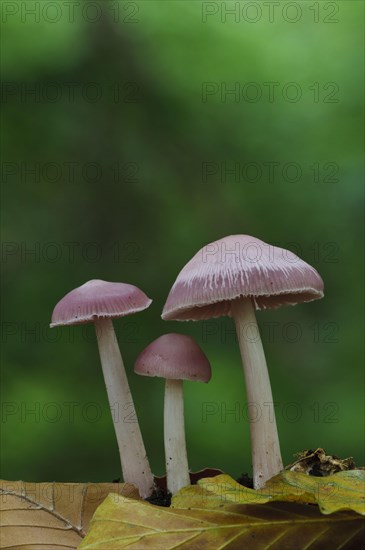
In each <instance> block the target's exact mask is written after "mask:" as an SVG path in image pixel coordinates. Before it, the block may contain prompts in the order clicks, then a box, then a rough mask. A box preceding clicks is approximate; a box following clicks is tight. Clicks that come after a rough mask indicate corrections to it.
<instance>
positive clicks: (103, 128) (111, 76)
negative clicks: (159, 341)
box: [0, 0, 364, 481]
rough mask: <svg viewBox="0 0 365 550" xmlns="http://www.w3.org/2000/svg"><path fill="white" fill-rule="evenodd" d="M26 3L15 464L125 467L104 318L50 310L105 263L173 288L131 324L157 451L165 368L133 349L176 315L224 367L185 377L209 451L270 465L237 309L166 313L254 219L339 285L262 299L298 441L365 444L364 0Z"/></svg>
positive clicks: (43, 471) (43, 476)
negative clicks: (261, 455) (288, 304)
mask: <svg viewBox="0 0 365 550" xmlns="http://www.w3.org/2000/svg"><path fill="white" fill-rule="evenodd" d="M21 4H24V3H21V2H14V1H13V2H6V1H4V2H2V11H3V18H2V19H3V23H2V36H3V37H2V72H3V81H4V83H3V87H2V94H3V105H4V107H3V122H2V134H3V136H2V137H3V140H2V144H3V145H2V147H3V162H2V176H3V185H2V193H3V196H2V199H3V200H2V204H3V209H4V210H3V214H2V227H3V231H2V237H3V246H2V256H3V257H2V263H3V277H2V284H3V300H2V359H3V360H2V371H1V374H2V377H1V381H2V383H1V391H2V396H1V398H2V420H1V424H0V427H1V475H2V477H3V478H8V479H25V480H33V481H41V480H44V481H47V480H60V481H63V480H64V481H66V480H68V481H76V480H77V481H87V480H90V481H109V480H112V479H115V478H118V477H119V476H120V466H119V457H118V450H117V445H116V440H115V436H114V431H113V424H112V421H111V416H110V413H109V411H108V403H107V396H106V391H105V388H104V382H103V378H102V373H101V368H100V364H99V357H98V350H97V346H96V342H95V337H94V334H93V327H92V326H90V327H73V328H72V330H71V329H70V330H68V329H67V328H65V329H54V330H53V331H51V330H49V329H48V323H49V321H50V317H51V313H52V310H53V307H54V305H55V304H56V303H57V301H58V300H59V299H60V298H61V297H62V296H63V295H64V294H65V293H67V292H68V291H69V290H71V289H73V288H75V287H77V286H79V285H81V284H83V283H84V282H85V281H87V280H89V279H93V278H101V279H106V280H111V281H123V282H128V283H132V284H135V285H137V286H139V287H140V288H141V289H143V290H144V291H145V292H146V293H147V294H148V295H149V296H150V297H151V298H153V304H152V306H151V307H150V308H149V309H148V310H147V311H145V312H143V313H141V314H139V315H138V316H134V317H129V318H125V319H120V320H118V321H116V322H115V328H116V331H117V334H118V338H119V343H120V346H121V349H122V353H123V356H124V360H125V364H126V367H127V371H128V376H129V380H130V384H131V388H132V391H133V396H134V399H135V404H136V407H137V411H138V416H139V419H140V423H141V429H142V432H143V435H144V438H145V444H146V447H147V451H148V455H149V457H150V460H151V464H152V468H153V470H154V472H155V473H156V474H162V473H163V470H164V455H163V431H162V413H163V382H162V380H159V379H147V378H143V377H138V376H136V375H135V374H134V373H133V363H134V360H135V358H136V357H137V355H138V353H139V352H140V351H141V350H142V349H143V348H144V347H145V346H146V345H147V344H148V343H149V342H150V341H151V340H153V339H154V338H156V337H158V336H159V335H161V334H162V333H164V332H171V331H181V332H183V333H186V334H190V335H192V336H193V337H195V338H196V340H197V341H198V342H199V344H200V345H201V346H202V348H203V349H204V351H205V353H206V354H207V355H208V357H209V359H210V361H211V364H212V369H213V378H212V380H211V382H210V383H209V384H208V385H202V384H193V383H186V385H185V395H186V432H187V441H188V453H189V462H190V466H191V468H192V469H193V470H197V469H200V468H203V467H205V466H212V467H219V468H222V469H224V470H225V471H227V472H229V473H230V474H232V475H234V476H237V475H239V474H240V473H242V472H250V471H251V459H250V447H249V427H248V421H247V408H246V401H245V389H244V382H243V376H242V368H241V364H240V356H239V352H238V347H237V345H236V344H235V341H234V335H233V332H232V331H233V324H232V321H231V320H230V319H220V320H217V321H213V322H211V323H192V322H190V323H174V322H163V321H162V320H161V318H160V314H161V310H162V307H163V305H164V302H165V299H166V296H167V293H168V291H169V289H170V287H171V285H172V284H173V282H174V280H175V277H176V276H177V274H178V272H179V271H180V269H181V268H182V267H183V265H185V263H186V262H187V261H188V260H189V259H190V258H191V257H192V256H193V254H195V252H196V251H197V250H198V249H199V248H201V247H202V246H203V245H204V244H205V243H208V242H211V241H213V240H216V239H218V238H221V237H223V236H225V235H229V234H235V233H246V234H249V235H254V236H256V237H259V238H261V239H263V240H264V241H266V242H269V243H276V244H278V245H279V246H282V247H284V248H288V249H289V250H293V251H295V252H297V253H299V255H300V256H301V257H302V258H303V259H304V260H306V261H307V262H309V263H310V264H311V265H313V266H314V267H316V269H317V270H318V271H319V272H320V274H321V275H322V277H323V279H324V282H325V298H324V299H323V300H320V301H317V302H313V303H309V304H304V305H299V306H297V307H295V308H281V309H279V310H276V311H267V312H259V313H258V320H259V323H260V326H261V331H262V338H263V341H264V346H265V351H266V355H267V361H268V365H269V370H270V376H271V380H272V386H273V393H274V399H275V401H276V402H277V405H276V413H277V422H278V427H279V434H280V438H281V443H282V450H283V457H284V462H285V463H286V464H287V463H289V462H291V461H292V458H293V453H295V452H297V451H300V450H303V449H307V448H316V447H318V446H321V447H324V448H325V449H326V450H327V451H328V452H329V453H333V454H337V455H339V456H342V457H345V456H349V455H351V456H353V457H354V458H355V460H356V461H357V463H358V464H359V465H361V464H363V461H364V456H363V451H364V424H363V397H364V396H363V391H364V384H363V382H364V378H363V347H362V342H363V329H364V327H363V288H362V283H363V233H362V221H363V219H362V215H363V214H362V204H361V203H362V196H363V195H362V193H363V191H362V184H361V181H362V178H363V168H362V161H363V157H362V155H363V153H362V150H363V142H362V115H363V88H362V71H363V69H362V63H363V59H362V57H363V23H362V19H363V8H364V5H363V3H362V2H358V1H347V2H345V1H340V2H330V3H325V2H319V3H312V2H294V3H293V2H292V3H291V7H290V6H288V4H289V3H288V2H280V5H278V6H276V7H275V11H274V12H272V11H271V9H273V6H271V7H270V13H269V7H268V6H267V5H266V7H265V3H264V4H262V3H258V2H250V3H247V2H240V3H235V2H226V3H221V2H208V3H204V2H199V1H188V0H184V1H155V0H147V1H135V2H116V1H113V2H110V3H109V2H108V1H107V0H105V1H103V2H99V3H97V2H76V3H71V7H70V6H66V4H67V3H65V2H59V3H58V8H57V9H56V8H55V7H54V4H55V3H54V2H46V1H43V2H40V3H39V2H31V1H28V2H27V3H25V4H26V7H27V8H29V9H30V8H32V5H35V4H38V8H37V7H35V9H36V10H37V9H38V14H37V11H36V12H35V15H32V14H31V13H30V12H29V13H28V12H24V9H25V8H24V6H23V8H22V6H21ZM248 4H250V5H248ZM52 5H53V7H52ZM72 5H73V8H72ZM236 5H238V6H239V8H237V7H235V6H236ZM39 6H40V7H39ZM47 6H48V7H47ZM311 6H312V7H311ZM313 6H314V7H313ZM232 7H233V8H234V9H235V10H237V9H238V11H236V12H235V13H234V14H233V15H229V14H227V13H224V10H226V11H227V10H229V9H230V8H232ZM71 8H72V9H71ZM39 10H40V11H39ZM70 10H71V11H70ZM260 10H261V11H260ZM270 14H271V15H270ZM204 83H210V84H209V85H208V86H207V85H206V84H204ZM248 83H251V84H249V85H247V84H248ZM265 83H266V84H265ZM268 83H275V84H271V85H269V84H268ZM289 83H291V84H289ZM270 86H271V88H270ZM225 87H226V88H225ZM234 87H236V88H235V89H236V90H238V93H239V95H238V96H235V95H232V94H231V95H230V94H228V95H225V94H224V90H225V89H226V90H229V89H232V88H234ZM269 89H271V90H274V96H272V95H270V94H269ZM204 91H208V95H207V94H205V95H204ZM222 91H223V95H222ZM260 92H261V97H260ZM272 163H276V164H272ZM234 166H236V169H238V173H237V175H234V174H231V173H230V172H229V169H231V168H232V167H234ZM270 167H271V168H270ZM274 168H275V171H274V175H273V173H272V171H270V170H273V169H274ZM32 170H33V172H32ZM227 170H228V171H227ZM232 409H233V410H235V411H236V412H235V414H229V411H230V410H232ZM32 411H33V412H32ZM207 412H209V414H205V413H207Z"/></svg>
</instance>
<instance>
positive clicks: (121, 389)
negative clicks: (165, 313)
mask: <svg viewBox="0 0 365 550" xmlns="http://www.w3.org/2000/svg"><path fill="white" fill-rule="evenodd" d="M151 302H152V300H150V299H149V298H148V297H147V296H146V295H145V294H144V293H143V292H142V291H141V290H140V289H139V288H137V287H135V286H133V285H128V284H124V283H109V282H107V281H101V280H92V281H88V282H87V283H85V284H84V285H82V286H80V287H78V288H76V289H75V290H72V291H71V292H69V293H68V294H66V296H64V298H62V300H60V301H59V302H58V304H57V305H56V307H55V308H54V311H53V314H52V322H51V327H56V326H59V325H80V324H83V323H94V324H95V330H96V337H97V342H98V346H99V353H100V359H101V365H102V369H103V374H104V380H105V384H106V389H107V393H108V398H109V404H110V407H115V406H116V412H117V414H116V415H113V422H114V429H115V433H116V436H117V441H118V447H119V453H120V460H121V465H122V471H123V478H124V481H125V482H126V483H134V484H135V485H136V486H137V487H138V489H139V492H140V494H141V496H142V497H144V498H145V497H148V496H150V495H151V494H152V491H153V487H154V481H153V476H152V473H151V469H150V466H149V463H148V459H147V455H146V450H145V447H144V444H143V440H142V434H141V431H140V428H139V424H138V420H137V415H136V411H135V408H134V403H133V398H132V394H131V391H130V388H129V384H128V379H127V375H126V372H125V368H124V364H123V360H122V356H121V353H120V350H119V346H118V341H117V338H116V335H115V332H114V328H113V322H112V319H116V318H117V317H124V316H126V315H132V314H134V313H137V312H138V311H142V310H144V309H146V308H148V307H149V305H150V304H151ZM126 410H128V413H129V414H128V417H129V418H134V419H135V421H134V422H126V421H124V419H123V415H124V412H125V411H126Z"/></svg>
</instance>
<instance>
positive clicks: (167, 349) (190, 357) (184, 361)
mask: <svg viewBox="0 0 365 550" xmlns="http://www.w3.org/2000/svg"><path fill="white" fill-rule="evenodd" d="M134 372H136V373H137V374H141V375H143V376H159V377H160V378H166V379H169V380H171V379H172V380H195V381H198V382H209V380H210V378H211V376H212V372H211V368H210V363H209V361H208V359H207V357H206V355H205V354H204V353H203V351H202V350H201V349H200V347H199V346H198V344H197V343H196V342H195V341H194V340H193V338H191V337H190V336H186V335H184V334H173V333H172V334H164V335H163V336H160V337H159V338H157V340H154V341H153V342H151V344H149V346H147V347H146V348H145V349H144V350H143V351H142V353H140V355H139V356H138V357H137V360H136V363H135V367H134Z"/></svg>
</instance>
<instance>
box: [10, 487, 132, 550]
mask: <svg viewBox="0 0 365 550" xmlns="http://www.w3.org/2000/svg"><path fill="white" fill-rule="evenodd" d="M111 492H113V493H119V494H121V495H126V496H128V497H130V498H131V499H134V498H135V499H137V498H139V497H138V491H137V489H136V488H135V487H134V486H133V485H128V484H124V483H26V482H23V481H0V518H1V521H0V548H1V549H2V550H6V549H10V548H11V549H12V550H18V549H19V550H57V549H58V548H59V549H60V550H62V549H75V548H77V546H78V545H79V544H80V542H81V541H82V539H83V537H84V536H85V534H86V532H87V529H88V526H89V522H90V520H91V517H92V515H93V513H94V512H95V510H96V508H97V507H98V506H99V505H100V504H101V502H103V500H104V499H105V497H106V496H107V495H108V494H109V493H111Z"/></svg>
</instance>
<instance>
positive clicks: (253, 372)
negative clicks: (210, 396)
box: [232, 298, 283, 489]
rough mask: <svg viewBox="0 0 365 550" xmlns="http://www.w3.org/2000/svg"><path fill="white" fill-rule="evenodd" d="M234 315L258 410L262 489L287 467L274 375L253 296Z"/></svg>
mask: <svg viewBox="0 0 365 550" xmlns="http://www.w3.org/2000/svg"><path fill="white" fill-rule="evenodd" d="M232 316H233V318H234V320H235V323H236V330H237V338H238V342H239V347H240V351H241V357H242V363H243V372H244V375H245V381H246V392H247V400H248V402H249V404H252V405H253V406H254V407H255V413H257V414H255V417H254V418H251V419H250V431H251V448H252V466H253V483H254V487H255V489H260V488H261V487H263V486H264V485H265V482H266V481H267V480H268V479H270V478H271V477H273V476H274V475H276V474H278V473H279V472H280V471H281V470H282V469H283V462H282V459H281V453H280V444H279V437H278V431H277V427H276V420H275V412H274V405H273V398H272V392H271V385H270V378H269V373H268V370H267V365H266V359H265V354H264V349H263V347H262V342H261V337H260V332H259V328H258V326H257V322H256V315H255V310H254V307H253V304H252V302H251V300H250V298H242V299H241V300H237V301H236V302H234V303H233V304H232ZM270 412H272V415H271V414H270Z"/></svg>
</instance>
